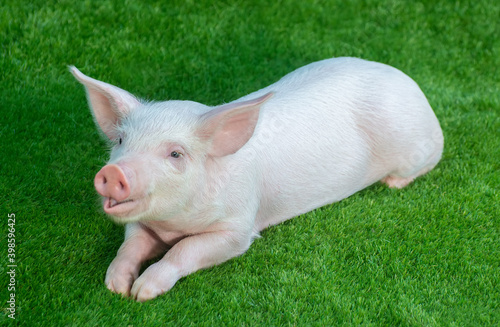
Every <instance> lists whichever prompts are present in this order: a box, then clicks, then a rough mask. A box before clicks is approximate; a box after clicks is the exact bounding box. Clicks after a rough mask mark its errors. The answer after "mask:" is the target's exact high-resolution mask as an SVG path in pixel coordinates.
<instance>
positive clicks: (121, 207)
mask: <svg viewBox="0 0 500 327" xmlns="http://www.w3.org/2000/svg"><path fill="white" fill-rule="evenodd" d="M135 206H136V202H135V201H134V200H133V199H128V200H125V201H120V202H118V201H117V200H115V199H113V198H111V197H109V198H104V211H105V212H106V213H107V214H109V215H112V216H117V217H123V216H126V215H127V214H129V213H130V212H131V211H132V210H133V209H134V208H135Z"/></svg>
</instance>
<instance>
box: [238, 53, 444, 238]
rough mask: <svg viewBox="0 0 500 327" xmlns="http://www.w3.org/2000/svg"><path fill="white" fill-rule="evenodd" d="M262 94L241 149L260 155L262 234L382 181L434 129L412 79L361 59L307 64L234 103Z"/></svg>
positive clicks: (434, 120)
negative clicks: (263, 98) (252, 127)
mask: <svg viewBox="0 0 500 327" xmlns="http://www.w3.org/2000/svg"><path fill="white" fill-rule="evenodd" d="M267 92H274V93H275V95H274V96H273V97H272V98H271V99H270V100H268V101H267V102H266V103H265V104H264V105H263V107H262V108H261V112H260V117H259V123H258V125H257V127H256V129H255V132H254V135H253V137H252V138H251V139H250V141H249V142H248V143H247V144H246V145H245V146H244V147H243V148H242V149H241V150H240V155H256V156H257V158H255V162H257V166H258V168H257V170H258V171H259V172H260V179H259V183H260V189H261V190H262V194H261V208H260V210H259V214H258V217H257V219H258V220H259V222H258V224H259V229H262V228H265V227H267V226H268V225H272V224H276V223H279V222H281V221H283V220H285V219H288V218H291V217H293V216H296V215H298V214H301V213H304V212H307V211H310V210H312V209H314V208H317V207H320V206H322V205H325V204H328V203H332V202H336V201H339V200H341V199H343V198H345V197H347V196H349V195H351V194H353V193H355V192H357V191H359V190H361V189H363V188H365V187H366V186H368V185H370V184H372V183H374V182H376V181H378V180H380V179H381V178H383V177H385V176H387V175H388V174H389V173H390V172H391V171H392V170H394V169H395V167H396V166H398V165H399V164H400V163H399V162H398V157H400V156H405V155H406V154H405V153H403V152H404V151H406V150H405V149H408V148H411V147H414V146H415V145H414V144H409V143H412V142H413V140H415V139H416V138H419V137H420V138H421V136H425V135H428V134H430V133H431V132H432V130H433V129H436V124H437V128H438V129H439V124H438V123H437V119H436V118H435V116H434V113H433V112H432V109H431V108H430V106H429V104H428V102H427V100H426V99H425V96H424V95H423V93H422V92H421V91H420V89H419V88H418V86H417V85H416V83H415V82H413V80H411V79H410V78H409V77H408V76H406V75H405V74H403V73H402V72H400V71H399V70H397V69H395V68H392V67H390V66H387V65H383V64H379V63H374V62H369V61H365V60H361V59H355V58H336V59H327V60H323V61H319V62H316V63H313V64H310V65H307V66H305V67H302V68H299V69H298V70H296V71H294V72H292V73H290V74H288V75H286V76H285V77H283V78H282V79H281V80H280V81H278V82H277V83H275V84H272V85H270V86H268V87H266V88H264V89H262V90H259V91H257V92H255V93H253V94H250V95H248V96H246V97H244V98H242V99H240V100H238V101H241V100H244V99H251V98H255V97H257V96H259V95H263V94H265V93H267ZM439 130H440V129H439Z"/></svg>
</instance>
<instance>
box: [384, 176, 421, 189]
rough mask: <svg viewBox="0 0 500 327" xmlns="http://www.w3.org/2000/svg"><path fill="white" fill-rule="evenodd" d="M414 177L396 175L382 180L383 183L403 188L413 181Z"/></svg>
mask: <svg viewBox="0 0 500 327" xmlns="http://www.w3.org/2000/svg"><path fill="white" fill-rule="evenodd" d="M413 179H414V177H408V178H403V177H396V176H387V177H385V178H383V179H382V180H381V182H382V183H385V184H387V186H389V187H391V188H403V187H405V186H406V185H408V184H410V183H411V182H413Z"/></svg>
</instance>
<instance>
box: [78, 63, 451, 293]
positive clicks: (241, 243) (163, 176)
mask: <svg viewBox="0 0 500 327" xmlns="http://www.w3.org/2000/svg"><path fill="white" fill-rule="evenodd" d="M71 72H72V73H73V75H74V76H75V77H76V78H77V79H78V80H79V81H80V82H81V83H82V84H83V85H85V88H86V92H87V98H88V101H89V104H90V107H91V112H92V115H93V117H94V119H95V121H96V123H97V126H98V128H99V130H100V131H101V132H102V134H103V136H105V137H106V138H107V139H109V140H110V141H114V140H117V139H120V140H121V139H122V138H123V139H124V140H125V142H123V143H122V142H117V144H115V146H114V147H113V150H112V154H111V159H110V163H109V164H108V165H106V166H105V167H103V168H102V169H101V171H99V172H98V173H97V175H96V177H95V181H94V183H95V188H96V190H97V192H98V193H99V194H100V195H101V196H103V207H104V211H105V212H106V213H107V214H108V215H109V216H110V217H111V219H113V220H114V221H116V222H118V223H126V227H125V228H126V232H125V241H124V243H123V244H122V246H121V247H120V249H119V251H118V254H117V256H116V258H115V259H114V260H113V262H112V263H111V265H110V267H109V269H108V271H107V274H106V279H105V282H106V285H107V287H108V288H109V289H110V290H111V291H113V292H116V293H119V294H124V295H126V296H131V297H132V298H134V299H136V300H138V301H146V300H150V299H153V298H155V297H156V296H158V295H160V294H162V293H165V292H167V291H168V290H170V289H171V288H172V287H173V285H174V284H175V283H176V282H177V280H179V278H181V277H183V276H186V275H188V274H190V273H193V272H195V271H197V270H199V269H203V268H208V267H210V266H213V265H216V264H219V263H221V262H224V261H226V260H229V259H230V258H233V257H235V256H238V255H240V254H242V253H244V252H245V251H246V250H247V249H248V247H249V246H250V244H251V242H252V239H253V238H255V237H256V236H258V234H257V233H258V232H259V231H261V230H262V229H264V228H267V227H268V226H271V225H275V224H278V223H280V222H282V221H284V220H287V219H290V218H292V217H294V216H297V215H299V214H302V213H305V212H308V211H310V210H312V209H314V208H318V207H320V206H323V205H325V204H328V203H333V202H336V201H340V200H342V199H343V198H345V197H347V196H349V195H351V194H353V193H355V192H357V191H359V190H361V189H363V188H365V187H367V186H368V185H371V184H373V183H375V182H377V181H379V180H381V181H382V182H384V183H386V184H387V185H389V186H390V187H397V188H401V187H404V186H406V185H407V184H408V183H410V182H411V181H412V180H413V179H414V178H416V177H417V176H419V175H421V174H424V173H426V172H427V171H429V170H430V169H432V168H433V167H434V166H435V165H436V164H437V162H438V161H439V159H440V157H441V153H442V150H443V135H442V131H441V128H440V126H439V122H438V121H437V119H436V116H435V115H434V113H433V111H432V108H431V107H430V105H429V103H428V101H427V99H426V98H425V96H424V95H423V93H422V92H421V90H420V89H419V88H418V85H416V84H415V82H414V81H412V80H411V79H410V78H409V77H408V76H406V75H404V74H403V73H401V72H400V71H397V70H395V69H394V68H391V67H388V66H386V65H382V64H377V63H370V62H367V61H362V60H359V59H353V58H336V59H329V60H324V61H321V62H316V63H313V64H311V65H308V66H305V67H302V68H299V69H297V70H296V71H294V72H292V73H290V74H289V75H287V76H285V77H283V79H282V80H280V81H278V82H276V83H275V84H273V85H271V86H269V87H266V88H264V89H262V90H259V91H257V92H254V93H252V94H250V95H248V96H245V97H243V98H240V99H239V100H236V101H233V102H231V103H227V104H224V105H221V106H217V107H213V108H211V107H208V106H205V105H202V104H199V103H195V102H192V101H166V102H158V103H148V102H142V101H139V100H138V99H137V98H135V97H134V96H133V95H132V94H130V93H128V92H127V91H125V90H122V89H120V88H118V87H115V86H113V85H110V84H107V83H104V82H101V81H98V80H95V79H93V78H90V77H88V76H85V75H83V74H82V73H81V72H80V71H78V70H77V69H76V68H74V67H71ZM271 97H272V99H271ZM185 150H187V151H185ZM304 158H306V159H307V160H304ZM167 248H169V249H168V251H167ZM161 254H163V258H162V259H160V260H159V261H158V262H156V263H155V264H152V265H151V266H149V267H148V268H147V269H146V270H145V271H144V272H143V273H142V274H141V275H139V272H140V267H141V266H142V264H144V263H145V262H146V261H148V260H149V259H152V258H155V257H156V256H158V255H161Z"/></svg>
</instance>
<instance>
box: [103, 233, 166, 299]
mask: <svg viewBox="0 0 500 327" xmlns="http://www.w3.org/2000/svg"><path fill="white" fill-rule="evenodd" d="M166 249H167V247H166V245H165V244H164V243H162V242H161V241H160V240H159V239H158V238H156V237H155V236H154V235H153V234H152V233H151V232H149V231H148V230H146V229H145V228H144V227H142V226H141V225H139V224H138V223H131V224H128V225H127V226H126V232H125V241H124V242H123V244H122V245H121V246H120V249H119V250H118V254H117V256H116V258H115V259H114V260H113V261H112V262H111V264H110V265H109V268H108V271H107V272H106V279H105V283H106V287H107V288H108V289H109V290H111V291H112V292H115V293H118V294H123V295H125V296H129V295H130V288H131V287H132V284H133V283H134V281H135V280H136V279H137V276H138V275H139V270H140V268H141V265H142V263H143V262H145V261H146V260H149V259H151V258H154V257H156V256H157V255H159V254H161V253H164V252H165V251H166Z"/></svg>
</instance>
